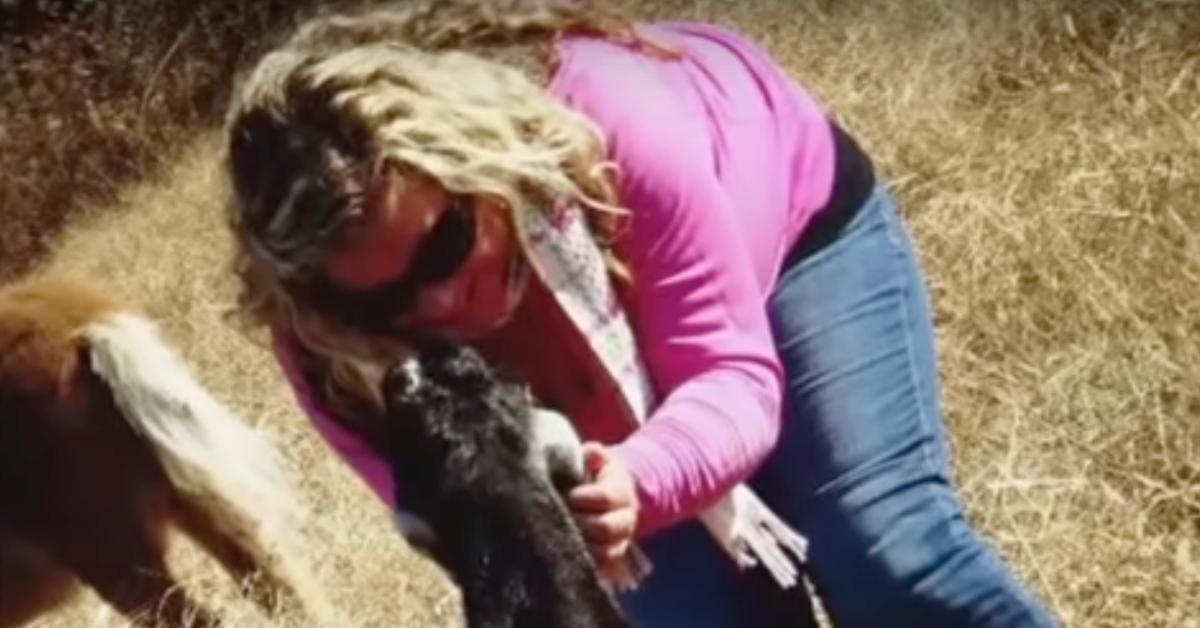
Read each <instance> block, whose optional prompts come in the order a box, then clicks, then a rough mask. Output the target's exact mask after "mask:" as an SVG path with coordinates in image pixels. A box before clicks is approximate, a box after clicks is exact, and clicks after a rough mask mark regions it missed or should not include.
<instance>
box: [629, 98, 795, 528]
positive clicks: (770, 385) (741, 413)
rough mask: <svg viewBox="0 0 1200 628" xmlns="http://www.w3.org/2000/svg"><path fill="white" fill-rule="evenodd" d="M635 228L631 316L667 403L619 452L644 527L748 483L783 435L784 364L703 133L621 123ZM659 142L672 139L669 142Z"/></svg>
mask: <svg viewBox="0 0 1200 628" xmlns="http://www.w3.org/2000/svg"><path fill="white" fill-rule="evenodd" d="M613 122H614V124H613V125H612V126H610V127H609V131H610V132H611V134H612V138H611V141H612V144H611V148H612V150H613V154H614V156H615V158H616V160H617V162H618V163H619V165H620V167H621V173H622V177H623V178H622V190H623V192H624V194H625V201H626V203H627V204H628V205H629V206H630V209H631V211H632V216H633V218H632V225H631V227H630V229H629V231H628V232H627V233H626V234H625V235H624V237H623V240H622V241H621V242H620V243H619V246H620V248H621V253H622V254H623V255H624V256H625V259H627V260H628V261H629V262H630V264H631V266H632V271H633V274H634V278H633V288H632V298H631V307H630V316H631V319H632V323H633V325H634V327H635V331H636V334H637V337H638V341H639V345H640V347H641V351H642V353H643V357H644V359H645V360H646V362H647V366H648V369H649V370H650V373H651V376H652V378H653V379H654V383H655V387H656V389H657V390H658V391H659V393H660V395H663V396H664V397H663V399H662V400H661V405H660V406H659V407H658V408H657V410H656V411H655V412H654V413H653V415H652V416H651V417H650V419H649V421H648V422H647V423H646V424H645V425H643V426H642V427H641V428H640V429H639V430H638V431H637V432H636V433H635V434H633V435H632V436H631V437H630V438H629V439H628V440H626V441H625V442H624V443H622V444H621V445H619V446H618V448H617V451H618V454H619V455H620V456H621V457H622V459H623V460H624V461H625V462H627V464H628V466H629V467H630V469H631V471H632V473H633V475H634V478H635V480H636V484H637V486H638V490H639V494H640V498H641V502H642V522H641V524H640V526H639V527H640V531H641V532H642V533H646V532H649V531H652V530H654V529H657V528H660V527H662V526H664V525H667V524H669V523H672V522H675V521H678V520H680V519H683V518H686V517H688V516H691V515H693V514H696V513H697V512H699V511H700V510H701V509H703V508H704V507H706V506H708V505H711V504H712V503H713V502H714V501H715V500H716V499H717V498H719V497H720V496H722V495H724V494H725V493H726V492H727V491H728V490H729V489H731V488H732V487H733V486H734V485H735V484H737V483H739V482H741V481H743V480H744V479H746V478H747V477H748V476H749V475H750V474H751V473H752V472H753V471H754V470H755V469H756V468H757V467H758V465H759V464H761V462H762V461H763V460H764V459H765V458H766V456H767V454H768V453H769V452H770V451H771V449H772V448H773V447H774V444H775V442H776V440H777V438H778V434H779V424H780V405H781V397H782V392H781V389H782V368H781V367H780V364H779V359H778V356H777V352H776V349H775V346H774V342H773V339H772V333H771V328H770V324H769V321H768V318H767V313H766V304H765V303H764V298H763V296H762V288H761V287H760V286H759V285H758V281H757V279H756V275H755V272H754V270H753V264H752V260H751V249H750V247H752V246H754V243H751V242H746V241H744V236H743V235H742V234H743V233H744V230H743V229H739V228H738V225H737V222H736V221H737V220H738V219H739V212H751V211H754V210H753V209H752V208H746V207H737V206H735V204H734V203H732V202H731V199H729V198H728V197H727V195H726V193H725V191H724V188H723V187H722V186H721V185H720V184H719V183H718V181H717V179H716V176H715V174H714V166H713V164H712V161H711V160H712V157H711V154H712V153H711V150H710V149H709V148H708V147H707V145H706V144H705V140H704V139H702V135H703V134H702V133H698V132H691V131H693V129H690V128H689V127H688V124H687V123H685V122H678V121H676V122H675V123H674V124H672V123H671V122H665V123H664V120H661V119H660V120H655V119H653V116H645V117H643V116H625V117H622V118H621V119H619V120H615V121H613ZM663 147H669V150H664V149H663Z"/></svg>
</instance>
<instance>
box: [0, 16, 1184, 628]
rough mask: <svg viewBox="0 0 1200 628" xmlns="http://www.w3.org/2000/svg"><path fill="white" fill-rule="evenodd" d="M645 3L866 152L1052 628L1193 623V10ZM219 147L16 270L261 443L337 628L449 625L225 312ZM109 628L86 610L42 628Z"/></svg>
mask: <svg viewBox="0 0 1200 628" xmlns="http://www.w3.org/2000/svg"><path fill="white" fill-rule="evenodd" d="M629 1H631V2H632V1H634V0H629ZM645 4H646V7H647V8H648V9H649V10H650V12H651V13H654V14H657V15H667V16H686V17H699V18H704V19H713V20H718V21H722V22H726V23H729V24H731V25H733V26H735V27H737V28H739V29H742V30H745V31H747V32H749V33H751V34H753V35H755V36H756V37H758V38H759V40H760V41H762V42H763V43H764V45H766V46H767V47H768V48H769V49H771V50H772V51H773V52H775V53H776V54H777V55H778V56H779V57H780V58H781V59H782V60H783V61H784V62H785V63H786V64H787V66H788V67H789V68H790V69H791V70H792V71H793V72H794V73H795V75H796V76H797V77H798V78H799V79H800V80H801V81H802V82H803V83H804V84H806V85H807V86H809V87H810V88H811V89H812V91H813V92H814V93H816V94H817V95H818V96H819V97H821V98H822V99H823V100H824V101H825V102H827V103H828V104H829V105H830V107H831V108H832V109H833V110H834V111H835V112H837V115H838V117H839V118H840V119H841V120H842V121H843V122H844V123H845V125H846V126H847V127H848V128H850V129H851V130H852V131H853V132H855V133H856V134H857V135H858V136H859V137H861V138H862V141H863V144H865V145H866V146H867V147H868V148H869V150H870V151H871V152H872V153H873V154H874V155H875V156H876V158H877V160H878V163H879V165H880V169H881V170H882V172H883V173H884V174H885V176H886V177H887V178H888V179H889V181H890V182H891V185H892V186H893V188H894V189H895V191H896V193H897V195H898V197H899V198H900V200H901V202H902V204H903V206H904V208H905V212H906V214H907V216H908V218H909V219H910V224H911V226H912V230H913V232H914V234H915V236H916V239H917V241H918V244H919V247H920V249H921V254H922V259H923V262H924V264H925V267H926V269H927V271H928V274H929V281H930V283H931V287H932V292H933V297H934V301H935V308H936V316H937V323H938V330H939V337H938V340H939V348H940V352H941V359H942V362H941V365H942V375H943V380H944V398H945V410H946V416H947V423H948V426H949V429H950V432H951V438H952V441H953V444H954V451H955V455H956V471H957V477H958V479H959V481H960V483H961V485H962V492H963V495H964V498H965V500H966V502H967V504H968V509H969V515H970V517H971V518H972V520H973V521H974V522H975V523H976V524H977V525H978V527H979V528H981V529H982V530H983V531H984V532H985V533H986V534H987V535H989V537H990V538H992V539H993V540H994V542H995V543H996V545H997V546H998V548H999V549H1000V551H1001V552H1002V553H1003V555H1004V556H1005V557H1006V558H1008V559H1009V560H1010V561H1012V563H1013V564H1014V565H1015V567H1016V569H1017V570H1018V571H1019V573H1020V574H1021V575H1022V577H1023V578H1024V579H1025V580H1027V581H1028V582H1029V583H1030V586H1032V587H1033V588H1034V589H1035V590H1036V591H1037V592H1038V593H1039V594H1041V595H1042V596H1043V597H1045V598H1046V599H1047V600H1048V601H1049V603H1050V604H1051V606H1052V607H1053V608H1054V609H1055V611H1056V612H1057V613H1058V614H1059V615H1061V617H1062V618H1063V620H1064V622H1065V623H1066V624H1067V625H1069V626H1078V627H1087V628H1092V627H1096V628H1118V627H1121V628H1124V627H1128V626H1145V627H1163V628H1166V627H1171V628H1176V627H1185V628H1186V627H1192V628H1195V627H1197V626H1200V619H1197V617H1198V616H1197V614H1196V612H1195V608H1196V607H1195V600H1197V599H1200V174H1197V173H1198V172H1200V71H1198V67H1200V3H1198V2H1195V1H1187V0H1184V1H1178V0H1175V1H1166V0H1163V1H1157V2H1154V1H1150V0H1143V1H1140V2H1139V1H1132V0H1130V1H1125V2H1083V1H1080V2H1071V1H1069V0H1045V1H1037V0H1023V1H1019V2H1009V3H996V2H989V1H987V0H956V1H952V0H906V1H904V2H900V1H894V0H860V1H859V2H854V3H848V2H832V1H831V0H753V1H751V2H744V3H731V2H717V1H711V2H699V1H693V0H677V1H676V2H675V3H674V5H672V4H670V2H660V1H658V0H645ZM735 4H736V5H738V6H735ZM217 142H218V140H217V138H216V136H215V135H214V133H213V131H212V130H211V128H208V126H207V125H206V124H204V123H201V122H198V123H196V124H194V125H191V126H189V127H187V128H186V129H183V128H181V129H180V130H179V131H178V132H177V133H176V134H175V135H173V137H172V141H171V142H164V143H162V148H161V149H160V150H162V153H161V155H162V156H163V157H162V160H161V163H163V164H166V165H165V166H164V167H162V168H159V169H156V170H155V171H154V172H153V173H151V174H147V175H146V176H144V177H143V178H142V179H143V180H142V181H141V182H140V183H138V184H136V185H132V186H127V187H124V188H123V191H122V192H121V193H120V194H119V195H118V197H117V199H116V201H115V202H112V203H108V202H105V203H93V207H92V209H90V210H87V211H81V212H77V213H75V214H74V216H75V217H74V219H73V220H72V221H71V224H70V226H69V227H68V228H67V230H66V231H65V232H64V233H63V234H62V235H61V237H59V238H57V239H56V240H55V241H54V242H53V245H52V247H51V248H52V250H51V252H50V253H49V254H48V255H47V256H44V257H43V258H41V262H40V268H41V269H51V268H52V269H63V270H67V271H70V272H75V273H79V274H84V275H88V276H96V277H101V278H104V279H105V280H106V281H108V282H110V283H112V284H114V285H115V286H116V287H117V289H119V290H121V291H123V292H126V293H128V294H129V295H131V296H134V297H138V298H140V299H142V300H143V301H144V302H145V303H147V304H148V306H149V308H150V311H151V313H152V314H154V315H156V316H158V317H159V318H160V319H162V320H163V321H164V324H165V328H166V332H167V333H168V335H169V336H170V337H171V338H172V339H173V340H174V341H175V342H176V343H177V344H179V345H180V346H181V347H182V348H183V350H184V351H185V353H186V355H187V357H188V358H190V359H191V360H192V361H193V362H194V363H195V364H196V365H197V370H198V371H199V373H200V374H201V376H202V377H203V379H204V380H205V382H206V383H207V384H209V385H210V386H211V387H212V388H213V389H214V390H215V391H217V392H218V393H219V394H220V395H222V396H223V398H226V399H229V400H230V401H231V402H232V403H233V404H234V405H235V406H236V407H238V408H240V409H241V410H242V411H243V412H244V413H245V414H247V415H249V416H252V417H255V418H256V420H257V421H258V422H259V423H260V424H263V425H265V426H266V427H267V428H268V429H269V430H270V431H271V432H272V433H273V434H274V435H275V436H276V437H277V439H278V441H279V442H280V443H281V444H282V445H283V446H284V447H285V450H286V452H287V454H288V456H289V461H290V463H291V465H292V470H293V471H294V472H295V473H296V474H297V475H298V476H299V477H301V478H303V480H302V481H303V486H304V488H305V489H306V491H307V494H308V495H309V496H310V498H311V499H312V500H313V502H314V503H315V504H316V505H317V507H318V509H319V510H320V511H321V512H322V521H321V524H320V525H319V526H318V527H317V528H316V529H315V530H314V531H313V532H312V535H313V543H314V544H320V545H319V547H321V548H323V549H322V551H323V553H324V555H325V556H326V562H325V565H324V568H323V574H322V577H323V578H325V579H326V580H327V581H328V583H329V586H330V588H331V591H332V592H333V594H334V598H335V600H334V601H335V602H337V603H340V604H342V605H343V606H344V607H345V608H346V609H347V620H346V625H347V626H396V625H399V626H414V627H415V626H440V625H447V626H450V625H456V624H457V622H458V614H457V613H458V611H457V608H456V599H455V595H454V594H453V592H452V591H451V590H450V588H449V587H448V586H447V584H446V580H445V579H444V578H443V577H442V576H441V575H439V574H437V573H436V572H435V571H434V570H433V569H432V568H431V567H430V565H429V563H428V562H427V561H424V560H422V559H419V558H417V557H415V556H414V555H413V554H412V553H411V552H409V551H408V550H407V549H406V548H405V547H404V546H403V544H402V543H401V542H400V541H398V540H397V539H396V537H395V535H394V534H393V533H392V532H391V530H390V527H389V525H388V521H387V517H386V513H384V512H382V511H381V510H380V508H379V507H378V506H377V504H376V503H375V502H374V501H373V500H372V499H371V498H370V497H369V496H368V494H367V493H366V491H365V490H364V489H363V488H362V486H361V485H359V484H358V483H357V482H356V481H355V480H354V479H353V478H352V477H351V476H350V474H349V473H348V472H347V471H346V470H345V468H344V467H342V466H341V465H340V464H339V463H338V462H336V461H335V460H333V459H332V458H331V457H330V455H329V454H328V453H327V451H326V450H325V449H324V448H323V445H322V444H321V442H320V441H319V440H318V439H317V438H315V437H314V435H313V434H312V432H311V431H310V430H309V429H308V428H307V427H306V425H305V424H304V420H303V418H302V417H301V416H300V415H299V414H298V412H297V411H296V409H295V408H294V406H293V404H292V402H291V399H290V397H289V396H288V394H287V392H286V390H285V388H284V386H283V383H282V380H281V379H280V376H279V374H278V372H277V370H276V369H275V367H274V366H272V365H271V363H270V361H269V359H268V357H267V355H266V353H265V352H264V351H263V350H262V349H261V348H258V347H256V346H255V345H254V344H253V343H251V342H249V341H248V340H246V339H245V338H243V337H241V336H240V335H238V333H237V332H235V331H233V330H231V329H230V328H229V327H228V326H227V325H225V324H224V323H222V321H221V318H220V312H221V310H222V309H223V308H225V307H227V306H228V305H229V304H230V302H231V296H232V292H231V290H232V288H231V285H230V280H229V278H228V276H227V275H226V274H225V261H226V258H227V255H228V252H229V243H228V240H227V238H226V235H225V234H224V233H223V231H222V227H221V222H220V216H219V214H220V199H219V197H218V196H217V195H216V191H217V190H218V189H219V186H218V185H217V184H218V180H217V177H218V171H217V170H216V164H215V161H214V160H215V157H216V155H217V154H218V152H219V150H218V143H217ZM168 148H170V150H167V149H168ZM5 150H10V149H9V147H7V146H6V148H5ZM11 182H12V178H11V175H10V174H9V173H8V171H6V172H5V174H4V175H3V178H0V188H5V186H10V185H11ZM6 189H8V190H9V192H10V193H11V190H12V188H11V187H9V188H6ZM84 204H85V205H86V203H84ZM6 229H7V227H6ZM174 555H175V556H176V564H177V565H179V567H180V569H182V570H184V571H186V572H187V573H188V574H189V578H191V579H192V580H195V581H199V582H200V583H201V584H202V585H205V586H207V590H208V591H209V594H210V595H211V596H214V597H216V598H217V599H218V600H219V601H222V602H223V603H224V601H225V600H228V604H229V605H230V608H231V612H242V613H243V614H241V615H238V616H239V617H244V621H243V622H240V623H239V625H258V624H257V623H256V622H261V620H258V619H256V616H254V615H253V613H252V611H249V610H245V611H238V608H240V607H237V606H236V603H235V602H234V601H233V600H234V599H235V598H234V596H233V595H232V593H231V592H230V591H229V590H228V587H227V585H226V584H224V583H223V582H222V581H221V579H220V577H219V576H217V575H216V572H215V570H213V569H212V568H211V567H210V566H209V564H208V563H207V561H206V560H205V559H203V558H202V557H201V556H200V555H199V554H198V553H197V552H195V551H193V550H192V549H191V548H189V547H187V546H186V545H185V544H183V543H180V545H179V547H178V551H176V552H174ZM864 603H869V600H864ZM111 622H116V620H115V619H111V618H108V616H106V615H105V613H104V611H103V610H102V607H100V606H99V605H98V603H97V602H95V600H94V598H92V597H90V596H88V595H84V596H81V597H80V599H78V600H77V601H76V602H74V603H73V604H72V605H71V606H69V607H68V608H65V609H64V610H63V611H62V612H61V613H58V614H56V615H55V616H53V617H49V618H47V619H46V620H45V621H43V622H41V623H40V624H38V625H40V626H44V627H46V628H59V627H67V626H71V627H74V626H82V625H109V624H110V623H111Z"/></svg>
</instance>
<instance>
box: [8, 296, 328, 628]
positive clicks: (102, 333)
mask: <svg viewBox="0 0 1200 628" xmlns="http://www.w3.org/2000/svg"><path fill="white" fill-rule="evenodd" d="M278 464H279V463H278V460H277V456H276V453H275V450H274V449H273V447H272V446H271V445H270V444H269V442H268V441H267V440H266V439H265V438H264V437H263V436H262V435H260V434H259V433H258V432H257V431H255V430H253V429H251V428H250V427H249V426H248V425H247V424H245V423H243V422H242V421H240V420H238V418H237V417H235V416H234V415H233V414H231V413H230V412H229V411H228V410H227V409H226V408H225V407H224V406H222V405H221V404H220V403H219V402H218V401H217V400H215V399H214V398H213V397H212V396H211V395H210V394H209V393H208V392H207V391H206V390H205V389H204V388H203V387H202V386H201V384H200V383H199V382H198V381H197V380H196V379H195V378H194V377H193V376H192V375H191V374H190V373H189V371H188V369H187V368H186V366H185V365H184V363H183V362H182V361H181V360H180V358H178V357H177V356H176V354H175V353H174V352H173V351H172V350H171V349H170V348H169V347H168V346H167V344H166V343H165V342H164V341H163V339H162V338H161V337H160V336H159V334H158V333H157V332H156V330H155V327H154V325H153V324H152V323H151V321H150V320H148V319H147V318H146V317H145V316H143V315H141V314H139V313H137V312H136V311H135V310H134V309H132V308H131V307H130V306H128V305H127V304H125V303H123V302H121V301H119V300H116V299H114V298H112V297H110V296H109V295H108V294H106V293H105V292H103V291H102V290H100V289H97V288H95V287H93V286H91V285H88V284H85V283H79V282H74V281H69V280H64V279H39V280H28V281H25V282H22V283H19V284H17V285H14V286H11V287H8V288H6V289H3V290H0V626H12V625H19V624H22V623H24V622H26V621H29V620H31V619H32V618H34V617H36V616H38V615H40V614H42V613H43V612H46V611H48V610H50V609H51V608H53V607H54V606H56V605H57V604H58V603H60V602H61V601H63V600H64V599H66V598H67V597H68V596H69V594H70V593H71V592H72V591H73V590H74V589H75V588H76V586H77V584H78V583H79V582H82V583H84V584H86V585H88V586H90V587H92V588H93V589H94V590H95V591H96V593H98V594H99V595H100V596H101V597H102V598H103V599H104V600H105V601H106V602H108V603H109V604H110V605H112V606H113V607H115V608H116V609H117V610H119V611H120V612H121V613H123V614H125V615H126V616H128V617H129V618H130V619H131V620H133V621H134V622H136V623H138V624H140V625H168V626H184V625H187V626H213V625H218V624H219V623H220V618H219V617H218V616H217V615H216V614H215V613H213V612H211V611H209V610H206V609H203V608H201V607H199V606H198V605H196V604H195V603H194V602H193V600H192V599H191V598H190V597H189V596H188V594H187V593H186V592H184V591H182V590H181V588H180V587H179V586H177V584H176V582H175V580H174V579H173V578H172V576H171V574H170V573H169V571H168V569H167V566H166V564H165V562H164V556H163V555H164V549H165V539H166V533H167V526H168V524H175V525H177V526H179V527H180V528H181V529H182V530H184V531H185V532H187V533H188V534H189V535H190V536H191V537H192V538H193V539H195V540H196V541H197V542H198V543H199V544H200V545H201V546H202V547H204V548H205V549H206V550H207V551H208V552H209V553H211V554H212V555H213V557H214V558H216V559H217V560H218V561H219V562H220V563H221V564H222V565H223V566H224V568H225V569H226V570H227V571H228V572H229V573H230V575H231V576H233V577H234V578H236V579H237V580H238V581H239V582H241V583H243V584H246V583H249V582H252V581H254V580H258V579H261V580H262V582H258V583H257V584H255V585H254V586H249V587H248V588H247V589H245V592H246V593H247V595H249V596H250V597H252V598H253V599H254V601H255V602H256V603H258V604H259V605H260V606H263V607H264V608H265V609H267V610H268V611H270V610H273V609H274V608H275V607H276V605H277V603H278V602H279V594H280V593H285V594H288V595H293V596H297V597H302V598H308V597H309V596H310V595H311V592H309V591H307V588H308V587H307V585H306V584H305V582H306V577H307V576H306V572H307V569H305V568H304V567H302V566H300V565H302V564H303V563H301V562H298V559H297V556H299V554H297V553H296V552H297V551H298V547H297V546H296V542H297V539H296V538H295V536H294V533H295V531H296V530H297V529H298V528H299V521H300V515H301V510H300V508H299V505H298V504H299V501H298V499H297V497H296V495H295V493H294V491H293V489H292V488H291V486H290V485H289V484H288V482H287V481H286V480H285V478H284V476H283V474H282V473H281V470H280V468H279V466H278ZM302 591H304V593H301V592H302ZM305 601H306V602H308V601H310V600H308V599H306V600H305ZM312 607H313V608H315V607H316V606H312Z"/></svg>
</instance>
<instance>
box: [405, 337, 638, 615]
mask: <svg viewBox="0 0 1200 628" xmlns="http://www.w3.org/2000/svg"><path fill="white" fill-rule="evenodd" d="M383 392H384V399H385V401H386V404H387V413H388V417H387V422H388V425H389V428H388V432H389V436H388V441H389V446H388V449H389V452H388V453H389V456H390V458H391V460H392V464H393V465H394V467H395V470H396V472H397V477H398V478H400V488H399V489H398V492H399V493H401V494H399V495H397V497H398V498H399V499H398V500H399V501H400V503H402V504H404V508H405V510H408V511H410V512H411V513H412V514H414V515H415V516H417V517H418V518H419V519H421V520H423V521H424V522H425V523H426V524H428V525H429V526H430V527H431V528H432V530H433V531H434V534H435V535H436V537H437V540H436V542H435V544H434V545H433V547H432V548H430V551H431V554H432V556H433V557H434V558H435V559H436V560H437V561H438V562H439V563H440V564H441V565H442V566H443V567H444V568H445V569H446V570H447V571H448V572H449V573H450V575H451V577H452V578H453V579H454V580H455V581H456V582H457V584H458V585H459V587H460V588H461V590H462V596H463V604H464V607H465V609H466V618H467V624H468V626H470V628H616V627H625V626H629V625H630V624H629V622H628V621H627V620H626V619H625V618H624V616H623V615H622V613H621V611H620V610H619V607H618V605H617V603H616V601H615V599H614V598H613V595H612V594H611V592H610V591H609V590H608V589H607V588H606V587H605V586H604V585H603V584H602V581H601V576H600V574H599V572H598V571H597V569H596V565H595V563H594V562H593V560H592V558H591V556H590V554H589V553H588V549H587V546H586V544H585V542H584V539H583V537H582V535H581V534H580V532H579V529H578V528H577V526H576V524H575V522H574V520H573V519H572V516H571V513H570V511H569V510H568V509H567V506H566V504H565V502H564V501H563V499H562V495H563V492H564V491H566V490H569V488H571V487H573V486H575V485H576V484H578V483H579V482H581V481H582V480H583V469H582V460H581V458H580V453H579V449H578V441H575V440H574V439H575V435H574V432H573V431H572V430H571V427H570V425H569V424H568V423H567V422H566V420H565V419H564V418H563V417H561V416H559V415H557V414H553V413H548V412H543V411H538V410H534V409H533V404H532V403H531V399H530V398H529V394H528V392H527V390H526V388H525V387H524V386H522V385H520V384H518V383H515V382H512V381H510V380H506V379H504V378H502V377H501V376H500V375H498V374H497V373H495V372H494V371H493V370H492V369H490V368H489V367H488V365H487V364H486V363H485V362H484V361H483V359H482V358H481V357H480V356H479V355H478V354H476V353H475V352H474V351H472V350H470V349H467V348H463V347H450V346H445V345H438V346H434V347H428V348H426V349H425V350H424V351H422V353H421V354H420V356H419V357H418V358H417V359H416V360H415V362H414V361H409V362H405V363H402V364H397V365H395V366H393V367H392V368H391V369H390V370H389V371H388V373H387V376H386V377H385V379H384V388H383ZM633 562H634V564H635V567H637V566H638V565H636V563H637V560H634V561H633ZM635 571H636V569H635ZM638 573H640V572H638Z"/></svg>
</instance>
